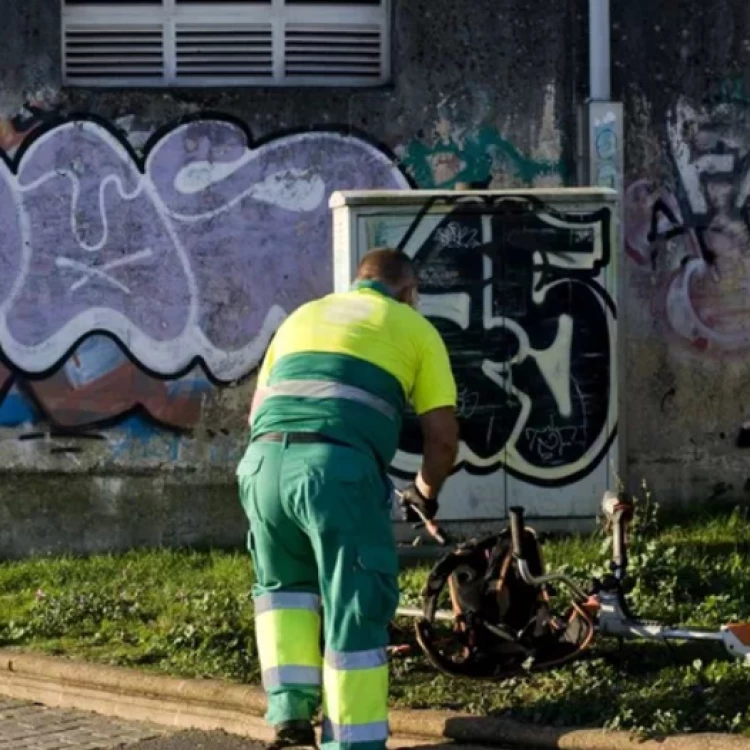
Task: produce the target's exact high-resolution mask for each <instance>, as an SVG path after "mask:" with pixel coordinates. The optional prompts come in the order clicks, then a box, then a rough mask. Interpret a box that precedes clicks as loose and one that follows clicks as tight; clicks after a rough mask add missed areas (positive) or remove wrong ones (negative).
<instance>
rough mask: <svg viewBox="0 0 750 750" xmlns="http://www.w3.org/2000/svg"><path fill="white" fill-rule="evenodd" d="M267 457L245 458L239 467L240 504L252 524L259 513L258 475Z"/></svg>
mask: <svg viewBox="0 0 750 750" xmlns="http://www.w3.org/2000/svg"><path fill="white" fill-rule="evenodd" d="M264 459H265V456H262V455H260V456H258V455H249V456H245V457H244V458H243V459H242V461H241V462H240V465H239V466H238V467H237V484H238V486H239V492H240V504H241V505H242V509H243V510H244V511H245V515H246V516H247V519H248V521H250V523H252V519H253V518H255V516H256V514H257V512H258V503H257V501H256V497H257V494H258V490H257V482H258V473H259V472H260V469H261V467H262V466H263V460H264Z"/></svg>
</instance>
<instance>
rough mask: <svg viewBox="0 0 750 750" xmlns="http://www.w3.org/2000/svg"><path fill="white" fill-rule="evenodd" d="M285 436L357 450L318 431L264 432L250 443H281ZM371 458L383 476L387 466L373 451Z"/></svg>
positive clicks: (299, 440) (296, 440)
mask: <svg viewBox="0 0 750 750" xmlns="http://www.w3.org/2000/svg"><path fill="white" fill-rule="evenodd" d="M284 438H286V441H287V443H289V444H290V445H291V444H292V443H327V444H329V445H340V446H342V447H343V448H350V449H351V450H357V448H355V447H354V446H353V445H350V444H349V443H345V442H344V441H343V440H336V439H335V438H332V437H329V436H328V435H323V434H322V433H320V432H264V433H263V434H262V435H258V437H256V438H251V440H250V442H252V443H283V442H284ZM371 458H374V459H375V461H376V462H377V464H378V466H379V467H380V471H381V472H382V473H383V476H386V475H387V474H388V467H387V466H385V464H384V463H383V461H382V459H381V458H380V456H379V455H378V454H377V453H376V452H375V451H373V452H372V454H371Z"/></svg>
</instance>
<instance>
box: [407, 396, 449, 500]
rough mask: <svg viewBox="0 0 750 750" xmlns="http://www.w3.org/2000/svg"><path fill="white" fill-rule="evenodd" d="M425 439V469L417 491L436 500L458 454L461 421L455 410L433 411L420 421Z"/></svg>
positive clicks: (418, 475) (418, 477) (417, 479)
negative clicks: (459, 421)
mask: <svg viewBox="0 0 750 750" xmlns="http://www.w3.org/2000/svg"><path fill="white" fill-rule="evenodd" d="M419 421H420V424H421V427H422V435H423V437H424V449H423V459H422V468H421V470H420V471H419V473H418V474H417V478H416V482H415V483H416V485H417V489H418V490H419V491H420V492H421V493H422V495H424V496H425V497H427V498H430V499H433V498H436V497H437V495H438V493H439V492H440V490H441V488H442V486H443V483H444V482H445V480H446V479H447V478H448V477H449V476H450V473H451V470H452V469H453V464H454V463H455V460H456V453H457V451H458V421H457V420H456V413H455V409H454V408H453V407H452V406H451V407H444V408H440V409H432V410H431V411H428V412H426V413H424V414H422V415H421V416H420V417H419Z"/></svg>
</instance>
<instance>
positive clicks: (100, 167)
mask: <svg viewBox="0 0 750 750" xmlns="http://www.w3.org/2000/svg"><path fill="white" fill-rule="evenodd" d="M581 5H582V3H581V2H576V1H574V0H549V1H548V2H547V3H546V4H545V9H544V13H539V7H538V4H537V3H533V2H531V1H530V0H512V1H508V2H505V3H503V4H502V7H499V6H498V5H497V3H496V2H492V1H490V0H486V1H485V0H482V1H481V2H480V1H479V0H475V2H473V3H471V8H470V9H469V8H467V6H464V5H461V4H456V3H452V2H449V1H448V0H396V2H395V3H394V6H395V8H394V21H393V29H394V32H393V34H394V41H393V55H394V57H393V70H394V78H393V83H392V84H391V85H389V86H386V87H382V88H378V89H375V90H362V89H357V90H339V89H316V90H295V91H290V90H288V89H268V90H263V89H251V88H249V89H236V90H223V89H220V90H200V91H199V90H179V91H178V90H163V91H158V90H156V91H154V90H143V91H134V90H118V91H108V90H106V91H105V90H75V89H66V90H63V89H62V88H61V87H60V84H59V81H60V66H59V52H60V50H59V31H58V29H59V17H58V16H57V15H56V14H57V13H58V12H59V11H58V4H57V3H52V4H50V3H48V2H45V1H44V0H36V2H28V0H25V1H24V2H21V0H5V2H4V5H3V8H4V10H3V39H4V43H3V45H2V48H0V116H1V117H2V120H0V147H2V149H3V151H4V152H5V154H7V159H6V160H4V162H3V163H2V164H0V193H2V195H1V196H0V211H1V212H2V217H0V350H1V351H2V360H0V466H2V467H3V472H4V478H3V481H2V482H0V557H12V556H17V555H25V554H32V553H41V552H47V551H61V550H68V551H95V550H100V549H122V548H127V547H129V546H132V545H139V544H149V545H151V544H161V543H164V544H182V543H190V544H196V545H205V544H215V543H217V544H222V545H234V544H242V543H243V538H244V533H245V522H244V518H243V517H242V515H241V513H240V509H239V504H238V502H237V498H236V490H235V484H234V470H235V466H236V462H237V460H238V458H239V456H240V455H241V453H242V451H243V450H244V447H245V441H246V431H245V424H246V414H247V405H248V400H249V395H250V393H251V391H252V387H253V372H254V370H255V368H256V366H257V363H258V361H259V358H260V357H261V355H262V352H263V348H264V346H265V344H266V343H267V341H268V338H269V336H270V335H271V334H272V332H273V330H274V327H275V325H276V324H277V323H278V321H279V320H280V319H281V317H282V316H283V314H284V313H285V312H288V311H290V310H291V309H293V308H294V307H296V306H297V305H298V304H300V303H301V302H303V301H305V300H306V299H309V298H311V297H314V296H317V295H320V294H323V293H325V292H326V291H328V290H330V289H331V288H332V265H331V263H332V256H331V216H330V213H329V211H328V198H329V196H330V194H331V192H332V191H333V190H335V189H351V188H391V189H392V188H399V189H409V188H411V187H424V188H433V187H441V188H451V187H453V186H454V185H455V184H456V183H457V182H458V181H466V180H470V181H484V182H485V183H487V184H488V185H490V186H492V187H519V186H541V185H545V186H559V185H564V184H570V183H571V182H572V180H573V177H572V175H573V174H574V173H575V104H576V98H577V97H576V90H577V89H580V79H581V76H582V73H583V71H584V68H583V67H582V60H581V58H582V56H583V61H584V63H585V27H584V25H583V22H584V20H585V16H584V15H582V14H581V7H580V6H581ZM583 77H584V78H585V73H584V74H583ZM209 159H210V160H212V161H214V162H216V161H218V162H220V163H221V164H223V165H225V169H224V171H223V172H222V175H220V177H221V179H219V178H218V177H217V174H218V171H222V170H218V171H213V172H210V173H207V172H206V171H205V170H203V171H202V170H201V168H200V164H201V162H205V161H206V160H209ZM207 175H208V176H207Z"/></svg>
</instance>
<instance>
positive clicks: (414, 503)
mask: <svg viewBox="0 0 750 750" xmlns="http://www.w3.org/2000/svg"><path fill="white" fill-rule="evenodd" d="M399 505H401V508H402V509H403V511H404V516H403V517H404V521H411V522H418V521H422V520H424V519H423V518H421V517H420V516H419V514H418V513H416V512H415V510H414V509H415V508H416V509H417V510H419V512H420V513H421V514H422V515H423V516H424V518H425V519H427V520H428V521H431V520H432V519H433V518H435V516H436V515H437V512H438V501H437V498H428V497H425V496H424V495H423V494H422V493H421V492H420V491H419V488H418V487H417V483H416V482H412V484H410V485H409V486H408V487H405V488H404V489H403V490H401V491H400V500H399Z"/></svg>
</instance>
